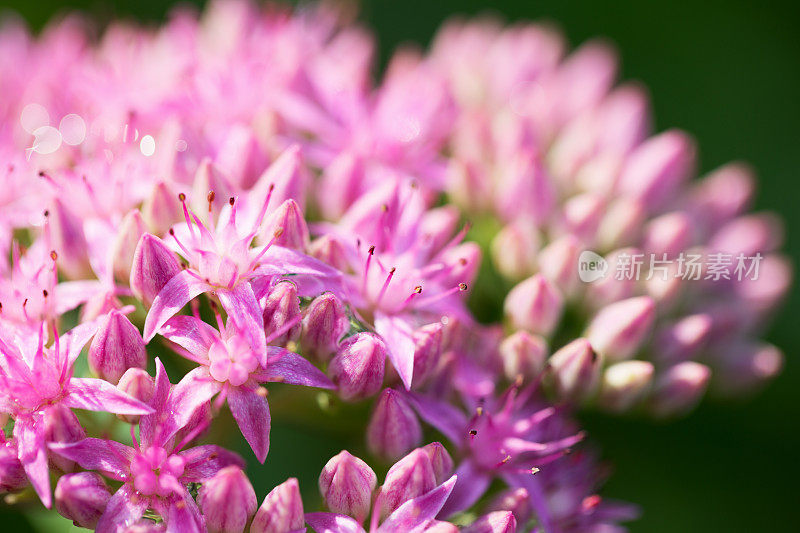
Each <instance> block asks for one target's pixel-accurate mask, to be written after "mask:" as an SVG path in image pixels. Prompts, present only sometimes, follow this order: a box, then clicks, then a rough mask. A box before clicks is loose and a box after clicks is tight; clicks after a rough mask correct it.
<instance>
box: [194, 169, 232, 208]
mask: <svg viewBox="0 0 800 533" xmlns="http://www.w3.org/2000/svg"><path fill="white" fill-rule="evenodd" d="M232 196H236V193H235V191H234V188H233V187H232V186H231V184H230V182H229V181H228V178H227V177H226V176H225V174H224V173H223V172H222V170H220V168H219V167H218V166H217V165H215V164H214V163H212V162H211V160H210V159H209V158H207V157H206V158H203V160H202V161H200V165H199V166H198V167H197V172H195V174H194V183H193V185H192V194H191V207H192V210H193V211H194V212H195V213H196V214H197V215H198V216H200V217H201V218H203V217H205V215H206V213H211V215H212V216H214V217H216V216H218V215H219V213H220V211H221V210H222V208H223V206H225V205H226V203H225V202H226V201H227V199H228V198H230V197H232Z"/></svg>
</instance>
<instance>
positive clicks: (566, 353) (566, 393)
mask: <svg viewBox="0 0 800 533" xmlns="http://www.w3.org/2000/svg"><path fill="white" fill-rule="evenodd" d="M547 366H548V369H549V370H548V373H549V375H548V378H549V379H550V383H551V385H552V388H553V390H554V392H555V394H556V396H558V397H559V398H561V399H569V400H582V399H584V398H586V397H588V396H590V395H591V394H592V393H593V392H594V390H595V388H596V386H597V382H598V378H599V376H600V366H601V364H600V358H599V357H598V356H597V353H596V352H595V351H594V350H593V349H592V345H591V344H589V341H587V340H586V339H575V340H574V341H572V342H571V343H569V344H567V345H566V346H564V347H563V348H561V349H560V350H558V351H557V352H556V353H554V354H553V355H552V356H551V357H550V359H549V360H548V362H547Z"/></svg>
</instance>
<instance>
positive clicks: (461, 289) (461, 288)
mask: <svg viewBox="0 0 800 533" xmlns="http://www.w3.org/2000/svg"><path fill="white" fill-rule="evenodd" d="M466 290H467V284H466V283H459V284H458V285H456V286H455V287H453V288H452V289H448V290H446V291H444V292H440V293H439V294H434V295H433V296H428V297H426V298H423V299H422V300H420V301H419V302H417V304H418V305H429V304H432V303H434V302H438V301H439V300H443V299H444V298H447V297H448V296H450V295H451V294H455V293H457V292H464V291H466Z"/></svg>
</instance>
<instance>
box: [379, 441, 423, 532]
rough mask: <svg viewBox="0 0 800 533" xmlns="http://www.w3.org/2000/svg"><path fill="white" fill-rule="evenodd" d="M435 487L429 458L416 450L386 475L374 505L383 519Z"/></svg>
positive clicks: (419, 449) (398, 462)
mask: <svg viewBox="0 0 800 533" xmlns="http://www.w3.org/2000/svg"><path fill="white" fill-rule="evenodd" d="M436 485H437V483H436V474H435V473H434V471H433V464H432V462H431V456H430V455H429V454H428V453H426V451H425V450H423V449H421V448H417V449H416V450H414V451H412V452H411V453H409V454H408V455H406V456H405V457H403V458H402V459H400V460H399V461H397V462H396V463H395V464H394V465H393V466H392V467H391V468H390V469H389V472H387V473H386V480H385V481H384V482H383V486H381V488H380V492H379V493H378V497H377V498H376V500H375V505H378V506H379V507H380V510H381V511H380V512H381V517H382V518H385V517H387V516H389V515H390V514H391V513H392V512H393V511H394V510H395V509H397V508H398V507H400V506H401V505H403V504H404V503H405V502H407V501H408V500H411V499H413V498H416V497H417V496H422V495H423V494H425V493H426V492H428V491H430V490H432V489H433V488H434V487H436Z"/></svg>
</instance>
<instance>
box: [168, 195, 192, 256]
mask: <svg viewBox="0 0 800 533" xmlns="http://www.w3.org/2000/svg"><path fill="white" fill-rule="evenodd" d="M178 200H179V201H180V203H181V207H182V208H183V218H184V219H185V220H186V225H187V226H189V233H191V234H192V239H195V238H196V237H195V235H194V228H193V227H192V217H191V215H189V208H188V207H186V195H185V194H183V193H178ZM169 234H170V235H172V236H173V237H174V236H175V233H174V232H173V231H172V229H170V230H169ZM176 241H177V239H176ZM178 246H180V243H178ZM181 248H183V246H181Z"/></svg>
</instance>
